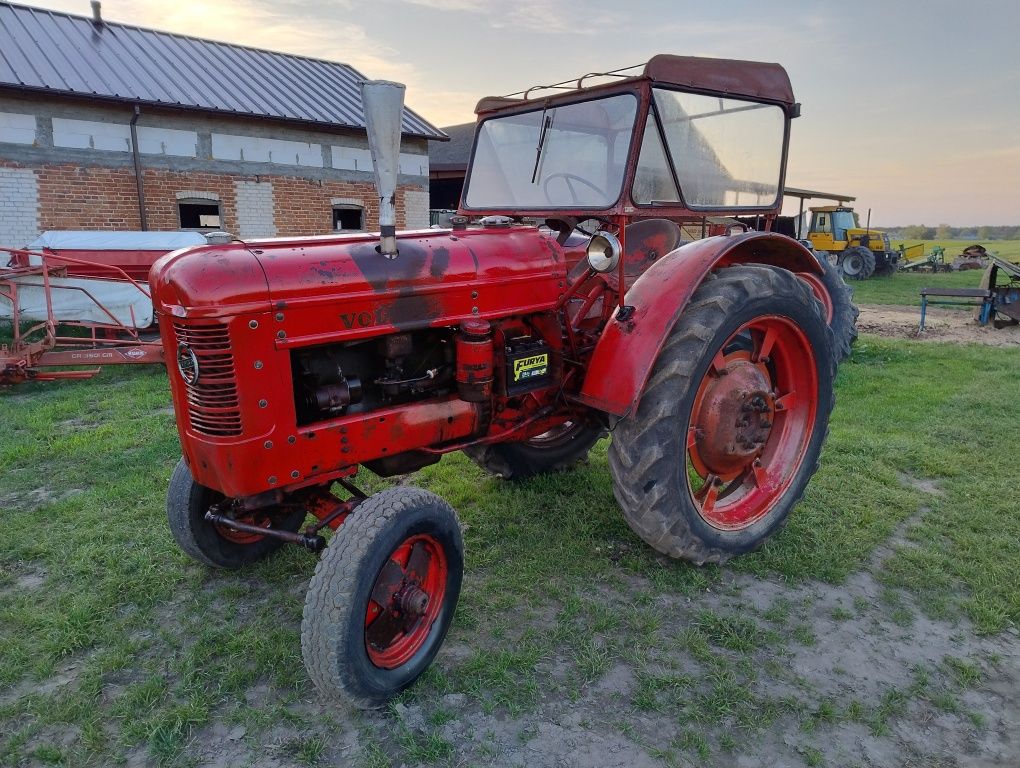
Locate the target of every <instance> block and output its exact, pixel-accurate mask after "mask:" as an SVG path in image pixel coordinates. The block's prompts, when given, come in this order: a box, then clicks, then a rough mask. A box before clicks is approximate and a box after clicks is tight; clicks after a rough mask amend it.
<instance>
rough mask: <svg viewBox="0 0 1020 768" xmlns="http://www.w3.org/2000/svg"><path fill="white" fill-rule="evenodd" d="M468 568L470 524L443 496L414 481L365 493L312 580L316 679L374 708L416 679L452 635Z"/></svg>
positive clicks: (308, 636)
mask: <svg viewBox="0 0 1020 768" xmlns="http://www.w3.org/2000/svg"><path fill="white" fill-rule="evenodd" d="M463 572H464V542H463V539H462V537H461V531H460V523H459V522H458V520H457V515H456V513H455V512H454V511H453V509H452V507H450V505H449V504H447V503H446V502H445V501H443V499H441V498H440V497H438V496H436V495H435V494H434V493H429V492H428V491H425V490H422V489H420V488H412V487H406V486H405V487H397V488H390V489H388V490H385V491H382V492H380V493H377V494H375V495H374V496H371V497H369V498H368V499H366V500H365V501H363V502H362V503H361V504H360V505H358V507H357V508H356V509H355V511H354V512H353V513H352V514H351V516H350V517H349V518H348V519H347V520H346V521H345V522H344V524H343V525H342V526H341V527H340V529H339V531H338V533H337V535H336V536H334V537H333V539H332V540H331V541H330V543H329V546H327V547H326V550H325V551H324V552H323V554H322V558H321V559H320V560H319V563H318V565H316V567H315V574H314V575H313V576H312V580H311V582H310V583H309V585H308V594H307V595H306V597H305V609H304V618H303V620H302V622H301V653H302V656H303V657H304V661H305V667H306V669H307V670H308V675H309V676H310V677H311V679H312V682H313V683H315V687H316V688H318V689H319V691H320V692H321V693H322V694H323V696H325V697H326V698H327V699H330V700H334V701H346V702H349V703H351V704H353V705H354V706H356V707H360V708H362V709H371V708H375V707H379V706H381V705H383V704H385V703H386V702H387V701H388V700H389V699H390V698H392V697H393V696H395V695H397V694H398V693H400V691H402V690H404V689H405V688H407V687H408V686H409V685H411V683H413V682H414V681H415V680H416V679H417V678H418V676H419V675H421V674H422V672H424V671H425V669H426V668H427V667H428V666H429V664H431V663H432V660H433V659H434V658H435V656H436V653H438V651H439V647H440V646H441V645H442V643H443V639H444V638H445V637H446V632H447V630H448V629H449V628H450V623H451V621H452V620H453V613H454V609H455V608H456V607H457V598H458V597H459V596H460V585H461V580H462V578H463Z"/></svg>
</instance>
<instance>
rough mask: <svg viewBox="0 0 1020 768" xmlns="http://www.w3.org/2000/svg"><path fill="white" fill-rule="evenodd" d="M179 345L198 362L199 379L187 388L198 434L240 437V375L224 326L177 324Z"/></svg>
mask: <svg viewBox="0 0 1020 768" xmlns="http://www.w3.org/2000/svg"><path fill="white" fill-rule="evenodd" d="M174 333H175V334H176V336H177V342H178V343H179V344H186V345H187V346H188V348H189V349H190V350H191V351H192V352H194V353H195V357H196V358H197V359H198V370H199V376H198V381H197V382H195V383H194V384H189V383H187V382H185V383H184V385H185V387H186V389H187V400H188V418H189V420H190V421H191V426H192V428H193V429H194V430H195V431H196V432H202V433H203V434H206V435H212V436H215V437H234V436H237V435H240V434H241V406H240V398H239V397H238V393H237V372H236V370H235V369H234V354H233V352H232V351H231V349H230V333H229V331H228V329H227V327H226V326H225V325H197V326H189V325H184V324H183V323H179V322H177V323H174Z"/></svg>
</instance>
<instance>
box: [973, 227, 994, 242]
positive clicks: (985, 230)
mask: <svg viewBox="0 0 1020 768" xmlns="http://www.w3.org/2000/svg"><path fill="white" fill-rule="evenodd" d="M977 239H978V240H992V239H994V235H992V228H991V227H989V226H987V225H985V226H983V227H978V228H977Z"/></svg>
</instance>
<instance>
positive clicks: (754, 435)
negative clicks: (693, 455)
mask: <svg viewBox="0 0 1020 768" xmlns="http://www.w3.org/2000/svg"><path fill="white" fill-rule="evenodd" d="M775 410H776V404H775V398H774V397H773V395H772V392H771V390H770V387H769V380H768V376H767V374H766V373H765V371H763V370H762V368H761V367H760V366H759V364H756V363H752V362H751V361H750V360H737V361H732V362H730V363H729V364H728V365H727V366H726V368H724V369H723V370H722V371H720V372H719V374H718V375H716V376H715V377H713V378H711V379H710V380H709V381H707V382H706V387H705V389H704V392H703V394H702V397H701V402H700V403H699V407H698V409H697V413H696V414H695V419H694V426H695V428H696V430H697V435H698V441H697V449H698V456H699V458H700V459H701V462H702V463H703V464H704V466H705V468H706V469H707V470H708V471H709V472H711V473H712V474H714V475H717V476H718V477H719V478H720V479H722V480H729V479H732V478H734V477H736V476H737V475H739V474H740V473H741V472H743V471H744V470H745V469H746V468H747V467H748V466H749V465H750V463H751V462H752V461H753V460H754V459H755V458H756V457H757V456H758V455H759V454H760V453H761V451H762V449H763V448H764V446H765V443H766V442H768V439H769V435H770V434H771V432H772V424H773V422H774V420H775Z"/></svg>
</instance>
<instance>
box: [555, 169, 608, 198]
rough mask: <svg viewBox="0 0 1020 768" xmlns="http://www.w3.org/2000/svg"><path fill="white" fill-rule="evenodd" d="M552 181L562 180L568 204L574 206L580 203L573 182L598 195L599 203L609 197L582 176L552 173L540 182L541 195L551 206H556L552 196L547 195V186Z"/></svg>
mask: <svg viewBox="0 0 1020 768" xmlns="http://www.w3.org/2000/svg"><path fill="white" fill-rule="evenodd" d="M553 179H563V181H564V184H565V185H566V187H567V190H568V191H569V192H570V202H572V203H574V204H575V205H580V203H581V201H580V200H579V199H578V197H577V190H576V189H575V188H574V185H573V182H575V181H576V182H577V183H578V184H579V185H581V186H583V187H588V188H589V189H590V190H592V191H593V192H596V193H597V194H598V195H599V201H604V200H605V199H606V198H607V197H609V195H607V194H606V192H605V190H604V189H601V188H599V187H598V186H596V185H595V184H594V183H592V182H591V181H589V180H588V179H586V178H584V177H583V176H578V175H577V174H575V173H554V174H551V175H550V176H546V177H545V181H544V182H542V194H544V195H545V199H546V200H548V201H549V202H550V203H552V204H553V205H556V201H555V200H553V199H552V196H550V194H549V185H550V184H551V183H552V181H553Z"/></svg>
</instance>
